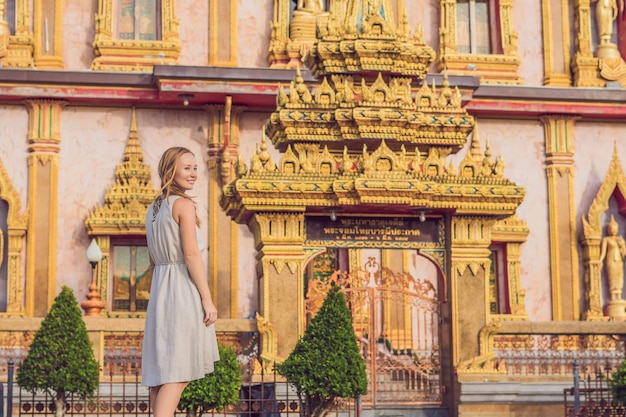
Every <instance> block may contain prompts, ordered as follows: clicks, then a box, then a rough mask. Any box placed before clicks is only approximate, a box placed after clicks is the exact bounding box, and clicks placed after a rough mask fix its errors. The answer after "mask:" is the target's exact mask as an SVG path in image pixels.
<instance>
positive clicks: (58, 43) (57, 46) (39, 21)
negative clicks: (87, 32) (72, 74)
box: [33, 0, 65, 69]
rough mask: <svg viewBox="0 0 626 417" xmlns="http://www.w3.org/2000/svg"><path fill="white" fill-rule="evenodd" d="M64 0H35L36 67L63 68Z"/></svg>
mask: <svg viewBox="0 0 626 417" xmlns="http://www.w3.org/2000/svg"><path fill="white" fill-rule="evenodd" d="M63 3H64V1H63V0H35V6H34V9H35V10H34V11H35V18H34V19H33V22H34V33H35V67H37V68H39V69H63V68H64V67H65V64H64V62H63V9H64V4H63Z"/></svg>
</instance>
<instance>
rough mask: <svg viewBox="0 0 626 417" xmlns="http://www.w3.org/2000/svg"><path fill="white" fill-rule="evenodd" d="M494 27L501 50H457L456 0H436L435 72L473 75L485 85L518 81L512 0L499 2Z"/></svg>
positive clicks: (519, 61) (517, 59) (518, 82)
mask: <svg viewBox="0 0 626 417" xmlns="http://www.w3.org/2000/svg"><path fill="white" fill-rule="evenodd" d="M498 4H499V9H498V10H496V11H494V12H495V13H497V14H498V18H497V21H498V22H500V25H499V27H498V28H496V30H498V32H499V33H500V38H501V42H502V53H498V54H495V53H494V54H489V55H485V54H463V53H459V51H458V48H457V41H456V36H457V33H456V14H457V13H456V5H457V1H456V0H440V16H441V22H440V31H439V63H438V69H439V71H444V70H446V71H448V72H449V73H450V74H454V75H475V76H479V77H480V78H481V81H482V82H484V83H486V84H490V83H491V84H521V82H522V80H521V78H520V77H519V76H518V74H517V70H518V68H519V65H520V63H521V60H520V58H519V56H518V54H517V37H518V35H517V33H516V32H515V31H514V30H513V23H512V22H513V13H512V9H513V1H512V0H505V1H500V2H499V3H498Z"/></svg>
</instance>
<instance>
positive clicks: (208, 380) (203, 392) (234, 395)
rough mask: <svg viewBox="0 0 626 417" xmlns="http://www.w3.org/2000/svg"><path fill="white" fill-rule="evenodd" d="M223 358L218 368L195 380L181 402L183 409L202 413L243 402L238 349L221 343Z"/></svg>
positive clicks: (194, 414) (198, 413)
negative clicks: (240, 395)
mask: <svg viewBox="0 0 626 417" xmlns="http://www.w3.org/2000/svg"><path fill="white" fill-rule="evenodd" d="M217 346H218V350H219V354H220V360H219V361H217V362H216V363H215V370H214V371H213V372H212V373H210V374H208V375H206V376H205V377H204V378H202V379H197V380H195V381H191V382H190V383H189V385H187V387H185V390H184V391H183V393H182V395H181V396H180V401H179V402H178V408H179V409H180V410H186V411H187V416H188V417H192V416H193V417H201V416H202V412H203V411H206V410H211V409H215V410H218V411H221V410H223V409H224V407H226V406H227V405H230V404H237V403H238V402H239V389H240V388H241V371H240V367H239V361H238V360H237V355H236V354H235V351H234V349H232V348H230V347H226V346H224V345H222V344H221V343H218V344H217Z"/></svg>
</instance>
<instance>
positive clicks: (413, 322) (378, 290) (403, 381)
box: [305, 257, 442, 406]
mask: <svg viewBox="0 0 626 417" xmlns="http://www.w3.org/2000/svg"><path fill="white" fill-rule="evenodd" d="M333 283H337V284H338V285H339V286H341V288H342V289H343V292H344V293H345V295H346V299H347V301H348V304H349V307H350V309H351V312H352V322H353V325H354V329H355V332H356V335H357V339H358V342H359V344H360V347H361V352H362V354H363V357H364V358H365V362H366V368H367V374H368V382H369V387H368V394H367V396H365V397H363V399H362V400H363V402H364V403H365V404H368V405H372V406H377V405H386V406H391V405H417V404H424V405H426V404H432V405H435V404H441V402H442V395H441V362H440V342H439V341H440V338H439V335H440V301H439V297H438V294H437V287H436V284H433V282H432V280H429V279H425V278H424V279H422V278H420V279H418V278H415V277H414V276H412V275H411V273H409V272H397V271H393V270H392V269H391V268H388V267H383V266H381V265H380V263H379V262H378V261H377V260H376V259H375V258H374V257H371V258H369V259H368V260H367V261H366V262H365V263H364V264H363V265H362V266H358V267H356V268H351V270H350V271H349V272H341V271H335V272H333V273H332V274H331V275H330V276H328V275H326V276H324V277H319V276H315V274H310V275H309V279H308V282H307V294H306V301H305V309H306V314H307V317H308V318H310V317H312V316H313V315H314V314H315V313H316V312H317V310H318V309H319V308H320V307H321V305H322V303H323V301H324V298H325V296H326V293H327V292H328V290H329V289H330V288H331V286H332V284H333Z"/></svg>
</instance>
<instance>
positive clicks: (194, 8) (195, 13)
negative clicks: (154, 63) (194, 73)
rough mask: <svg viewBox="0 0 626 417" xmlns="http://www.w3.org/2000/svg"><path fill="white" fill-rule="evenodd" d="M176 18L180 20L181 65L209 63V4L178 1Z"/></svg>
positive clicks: (194, 0) (179, 60) (205, 2)
mask: <svg viewBox="0 0 626 417" xmlns="http://www.w3.org/2000/svg"><path fill="white" fill-rule="evenodd" d="M176 16H177V17H178V19H179V20H180V22H181V23H180V26H179V28H178V29H179V33H180V43H181V48H182V49H181V51H180V57H179V58H178V62H179V64H180V65H191V66H196V65H208V63H209V2H208V1H197V0H177V1H176Z"/></svg>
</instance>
